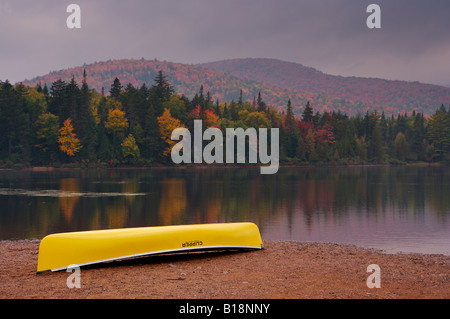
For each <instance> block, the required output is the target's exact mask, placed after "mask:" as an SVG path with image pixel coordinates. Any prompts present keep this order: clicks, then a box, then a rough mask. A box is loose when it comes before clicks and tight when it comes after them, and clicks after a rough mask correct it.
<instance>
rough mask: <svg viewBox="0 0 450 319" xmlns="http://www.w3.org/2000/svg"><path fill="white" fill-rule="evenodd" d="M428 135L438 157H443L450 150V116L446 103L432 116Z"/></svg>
mask: <svg viewBox="0 0 450 319" xmlns="http://www.w3.org/2000/svg"><path fill="white" fill-rule="evenodd" d="M428 136H429V138H430V142H431V143H432V144H433V145H434V148H435V151H436V157H437V158H438V159H442V158H443V156H444V154H445V153H446V152H447V151H449V150H450V116H449V115H448V114H447V112H446V110H445V107H444V105H442V106H441V107H440V108H439V109H438V110H437V111H436V113H434V114H433V115H432V116H431V117H430V119H429V126H428Z"/></svg>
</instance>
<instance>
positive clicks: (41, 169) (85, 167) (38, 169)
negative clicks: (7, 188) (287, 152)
mask: <svg viewBox="0 0 450 319" xmlns="http://www.w3.org/2000/svg"><path fill="white" fill-rule="evenodd" d="M78 164H79V165H78ZM445 165H446V162H433V163H428V162H417V163H395V164H394V163H366V164H317V165H314V164H290V163H284V164H283V163H280V164H279V168H280V169H281V168H358V167H402V166H405V167H406V166H410V167H411V166H412V167H414V166H418V167H424V166H430V167H431V166H433V167H438V166H445ZM263 166H264V165H227V164H223V165H218V164H209V165H207V164H188V165H164V164H161V165H154V166H126V165H123V166H102V165H96V166H88V165H84V164H81V163H76V164H75V165H74V166H73V167H72V166H70V167H66V166H64V165H62V167H57V166H29V167H28V166H26V167H8V168H0V171H34V172H46V171H58V170H74V169H77V170H147V169H148V170H151V169H156V170H158V169H192V168H194V169H207V168H214V169H218V168H223V169H231V168H235V169H244V168H252V169H257V168H260V167H263Z"/></svg>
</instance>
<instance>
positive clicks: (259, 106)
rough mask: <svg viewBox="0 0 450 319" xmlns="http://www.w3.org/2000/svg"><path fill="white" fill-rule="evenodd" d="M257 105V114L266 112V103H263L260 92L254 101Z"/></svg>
mask: <svg viewBox="0 0 450 319" xmlns="http://www.w3.org/2000/svg"><path fill="white" fill-rule="evenodd" d="M256 104H257V110H258V112H265V111H267V105H266V103H264V101H263V99H262V97H261V92H258V99H257V101H256Z"/></svg>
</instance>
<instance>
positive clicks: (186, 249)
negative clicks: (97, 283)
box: [36, 244, 264, 274]
mask: <svg viewBox="0 0 450 319" xmlns="http://www.w3.org/2000/svg"><path fill="white" fill-rule="evenodd" d="M221 249H224V250H226V249H231V250H234V249H236V250H240V249H249V250H263V249H264V246H263V244H261V247H256V246H239V245H224V246H201V247H189V248H176V249H167V250H158V251H151V252H146V253H140V254H134V255H127V256H119V257H113V258H107V259H102V260H95V261H92V262H87V263H81V264H76V266H79V267H83V266H89V265H95V264H100V263H106V262H112V261H119V260H124V259H129V258H137V257H144V256H152V255H161V254H167V253H177V252H190V251H209V250H221ZM73 267H74V265H67V266H65V267H60V268H54V269H46V270H41V271H36V274H42V273H45V272H58V271H63V270H67V269H69V268H73Z"/></svg>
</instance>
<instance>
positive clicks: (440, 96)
mask: <svg viewBox="0 0 450 319" xmlns="http://www.w3.org/2000/svg"><path fill="white" fill-rule="evenodd" d="M84 70H86V73H87V82H88V85H89V86H90V87H91V88H94V89H96V90H97V91H99V92H100V91H101V90H102V88H104V90H105V92H106V93H108V92H109V88H110V86H111V84H112V83H113V81H114V78H115V77H117V78H119V80H120V81H121V83H122V85H123V86H124V87H125V86H126V85H127V84H128V83H131V84H132V85H134V86H141V85H142V84H144V83H145V84H146V85H147V86H151V85H152V84H153V79H154V78H155V76H156V74H157V72H158V71H159V70H162V71H163V73H164V74H165V75H166V76H167V78H168V80H169V82H170V83H171V84H172V85H173V87H174V88H175V90H176V92H177V93H179V94H184V95H186V96H187V97H189V98H192V97H193V96H194V95H195V94H196V93H198V92H199V89H200V87H201V86H202V85H203V87H204V92H205V94H206V92H208V91H209V92H210V94H211V97H212V99H213V100H216V99H219V101H220V102H225V101H227V102H231V101H232V100H234V101H237V100H238V99H239V95H240V90H242V93H243V99H244V100H246V101H249V102H252V101H253V99H254V97H255V96H257V95H258V92H261V95H262V98H263V100H264V102H265V103H266V104H267V105H269V106H272V107H275V108H277V109H278V110H279V111H281V110H283V109H285V107H286V105H287V101H288V99H291V101H292V105H293V108H294V112H295V113H296V115H297V116H300V115H301V112H302V110H303V107H304V106H305V105H306V103H307V102H308V101H310V102H311V105H312V107H313V108H314V111H320V112H324V111H333V110H340V111H342V112H345V113H347V114H348V115H354V114H356V113H365V112H366V111H372V110H375V109H377V110H378V111H379V112H380V113H381V111H382V110H384V111H385V112H386V113H387V114H391V113H393V114H397V113H398V112H405V111H412V110H413V109H415V110H416V111H419V112H424V113H425V114H431V113H433V112H434V111H435V110H436V109H437V107H439V106H440V105H441V104H450V88H444V87H440V86H435V85H428V84H420V83H416V82H414V83H412V82H402V81H387V80H380V79H363V78H356V77H340V76H332V75H327V74H324V73H322V72H320V71H317V70H315V69H312V68H308V67H304V66H302V65H300V64H295V63H289V62H283V61H279V60H272V59H236V60H226V61H219V62H213V63H205V64H201V65H188V64H181V63H172V62H166V61H150V60H144V59H141V60H130V59H123V60H109V61H105V62H96V63H92V64H85V65H83V66H80V67H75V68H69V69H64V70H60V71H54V72H50V73H49V74H47V75H43V76H39V77H36V78H33V79H31V80H25V81H23V83H24V84H26V85H36V84H38V83H41V84H42V85H44V84H47V86H48V87H49V88H50V87H51V85H52V83H53V82H54V81H56V80H58V79H62V80H64V81H70V79H71V78H72V77H74V78H75V80H76V81H77V83H79V84H80V83H81V81H82V78H83V71H84Z"/></svg>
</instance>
